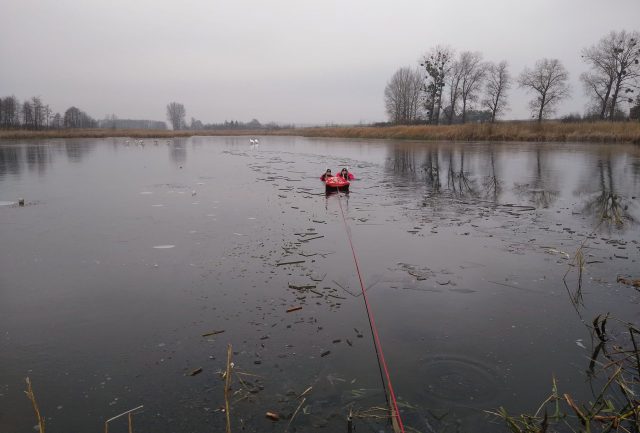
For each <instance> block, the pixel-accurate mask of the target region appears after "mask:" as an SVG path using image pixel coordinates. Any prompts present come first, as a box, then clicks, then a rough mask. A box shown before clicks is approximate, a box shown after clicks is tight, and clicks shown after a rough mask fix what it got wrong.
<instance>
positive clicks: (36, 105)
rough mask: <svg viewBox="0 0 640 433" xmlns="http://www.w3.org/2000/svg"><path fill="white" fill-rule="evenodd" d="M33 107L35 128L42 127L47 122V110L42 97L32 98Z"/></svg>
mask: <svg viewBox="0 0 640 433" xmlns="http://www.w3.org/2000/svg"><path fill="white" fill-rule="evenodd" d="M31 107H32V110H33V129H41V128H42V126H43V124H44V123H45V119H44V116H45V112H44V105H43V104H42V100H41V99H40V97H38V96H34V97H33V98H31Z"/></svg>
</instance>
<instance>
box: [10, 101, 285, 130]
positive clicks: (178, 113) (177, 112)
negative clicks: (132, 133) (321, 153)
mask: <svg viewBox="0 0 640 433" xmlns="http://www.w3.org/2000/svg"><path fill="white" fill-rule="evenodd" d="M185 115H186V110H185V108H184V105H183V104H180V103H177V102H172V103H170V104H169V105H167V119H168V120H169V122H170V124H171V126H172V128H173V129H174V130H195V131H202V130H205V131H206V130H257V129H270V130H275V129H280V128H294V126H293V125H278V124H276V123H274V122H270V123H267V124H262V123H260V121H258V119H252V120H251V121H249V122H241V121H238V120H225V121H224V122H222V123H203V122H201V121H200V120H197V119H194V118H193V117H192V118H191V122H190V123H187V122H186V121H185ZM87 128H101V129H151V130H166V129H167V123H166V122H164V121H161V120H146V119H120V118H119V117H118V116H116V115H115V114H111V115H108V116H105V118H104V119H100V120H96V119H94V118H93V117H91V116H90V115H89V114H87V113H85V112H84V111H82V110H80V109H79V108H77V107H69V108H68V109H67V110H66V111H65V112H64V114H60V113H57V112H54V111H53V110H52V109H51V107H50V106H49V105H48V104H45V103H44V102H43V101H42V99H41V98H40V97H32V98H30V99H27V100H25V101H23V102H21V101H20V100H19V99H18V98H16V97H15V96H6V97H3V98H0V129H25V130H33V131H37V130H59V129H87Z"/></svg>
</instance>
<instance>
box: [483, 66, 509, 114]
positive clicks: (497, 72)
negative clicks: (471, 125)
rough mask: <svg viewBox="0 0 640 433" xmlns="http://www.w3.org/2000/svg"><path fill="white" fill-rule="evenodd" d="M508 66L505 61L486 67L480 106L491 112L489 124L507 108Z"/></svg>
mask: <svg viewBox="0 0 640 433" xmlns="http://www.w3.org/2000/svg"><path fill="white" fill-rule="evenodd" d="M508 68H509V65H508V64H507V62H506V61H502V62H500V63H498V64H495V63H489V64H488V66H487V84H486V87H485V90H486V95H485V98H484V100H483V101H482V105H484V106H485V107H486V108H488V109H489V110H490V111H491V123H493V122H495V121H496V117H497V116H499V115H500V114H502V113H503V112H504V111H505V110H506V108H507V90H509V88H510V87H511V76H510V75H509V69H508Z"/></svg>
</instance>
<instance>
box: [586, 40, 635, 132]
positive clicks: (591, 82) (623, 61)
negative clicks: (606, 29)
mask: <svg viewBox="0 0 640 433" xmlns="http://www.w3.org/2000/svg"><path fill="white" fill-rule="evenodd" d="M638 39H640V33H638V32H637V31H634V32H626V31H624V30H623V31H621V32H615V31H612V32H610V33H609V34H608V35H607V36H605V37H603V38H602V39H600V41H598V43H597V44H595V45H593V46H591V47H589V48H585V49H583V50H582V59H583V60H584V61H585V62H586V63H587V64H588V65H589V66H590V70H589V72H585V73H583V74H582V75H581V76H580V80H581V81H582V84H583V86H584V90H585V93H586V94H587V96H590V97H591V98H592V100H593V101H594V103H595V104H596V108H597V111H598V115H599V117H600V119H606V118H607V117H608V118H609V120H614V118H615V113H616V110H618V108H619V107H617V105H618V104H619V103H620V102H621V99H622V100H623V101H626V102H629V103H631V102H633V93H634V91H635V89H637V88H638V78H640V45H639V44H638ZM634 88H635V89H634ZM630 94H631V96H630Z"/></svg>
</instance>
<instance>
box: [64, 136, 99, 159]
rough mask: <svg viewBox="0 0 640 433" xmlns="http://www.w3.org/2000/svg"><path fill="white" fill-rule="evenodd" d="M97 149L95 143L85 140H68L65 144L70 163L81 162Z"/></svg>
mask: <svg viewBox="0 0 640 433" xmlns="http://www.w3.org/2000/svg"><path fill="white" fill-rule="evenodd" d="M94 148H95V143H88V142H87V141H85V140H81V141H78V140H67V141H65V142H64V151H65V153H66V154H67V159H68V160H69V161H70V162H81V161H82V159H83V158H84V156H85V155H87V154H88V153H89V152H91V151H92V150H93V149H94Z"/></svg>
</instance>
